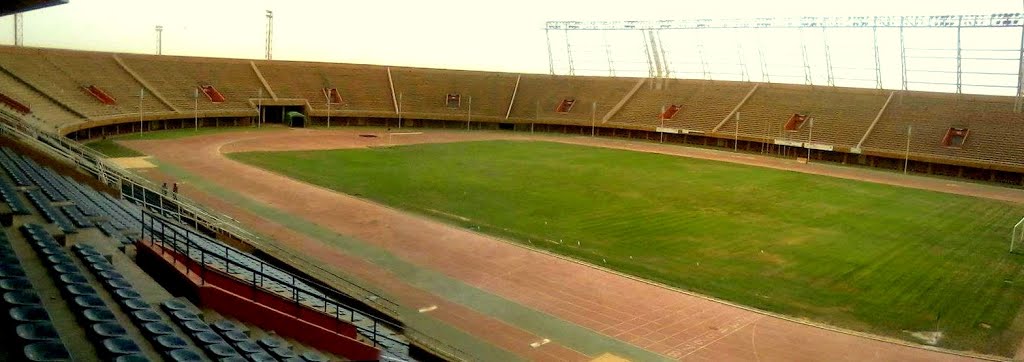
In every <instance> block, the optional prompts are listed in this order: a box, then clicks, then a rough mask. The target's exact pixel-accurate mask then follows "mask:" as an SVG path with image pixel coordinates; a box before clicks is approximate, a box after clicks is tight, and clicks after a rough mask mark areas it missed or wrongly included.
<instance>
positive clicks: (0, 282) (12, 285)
mask: <svg viewBox="0 0 1024 362" xmlns="http://www.w3.org/2000/svg"><path fill="white" fill-rule="evenodd" d="M29 289H32V282H30V281H28V278H25V277H16V278H5V279H0V291H4V292H11V291H16V290H29Z"/></svg>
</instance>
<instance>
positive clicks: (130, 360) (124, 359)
mask: <svg viewBox="0 0 1024 362" xmlns="http://www.w3.org/2000/svg"><path fill="white" fill-rule="evenodd" d="M114 362H149V358H146V356H145V355H143V354H141V353H137V354H126V355H124V356H117V358H115V359H114Z"/></svg>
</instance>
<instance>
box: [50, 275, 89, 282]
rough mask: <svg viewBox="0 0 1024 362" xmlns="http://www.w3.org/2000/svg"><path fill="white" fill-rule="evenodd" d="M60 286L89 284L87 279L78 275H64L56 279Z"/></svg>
mask: <svg viewBox="0 0 1024 362" xmlns="http://www.w3.org/2000/svg"><path fill="white" fill-rule="evenodd" d="M57 279H58V280H60V282H61V284H89V279H86V278H85V276H84V275H82V274H80V273H64V274H60V276H58V277H57Z"/></svg>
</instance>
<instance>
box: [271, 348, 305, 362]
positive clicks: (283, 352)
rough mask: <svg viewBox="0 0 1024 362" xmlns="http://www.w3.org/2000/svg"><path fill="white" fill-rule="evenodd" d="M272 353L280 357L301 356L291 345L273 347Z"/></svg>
mask: <svg viewBox="0 0 1024 362" xmlns="http://www.w3.org/2000/svg"><path fill="white" fill-rule="evenodd" d="M270 355H272V356H274V357H277V358H280V359H285V358H293V357H298V356H299V355H297V354H295V351H292V349H291V347H278V348H271V349H270Z"/></svg>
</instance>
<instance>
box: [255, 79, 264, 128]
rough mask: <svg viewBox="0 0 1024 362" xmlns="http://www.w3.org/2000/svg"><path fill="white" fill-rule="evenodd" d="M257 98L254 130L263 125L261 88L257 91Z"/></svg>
mask: <svg viewBox="0 0 1024 362" xmlns="http://www.w3.org/2000/svg"><path fill="white" fill-rule="evenodd" d="M259 94H260V95H259V97H258V98H256V112H257V113H259V114H258V115H256V128H259V127H260V125H261V124H262V123H263V88H260V89H259Z"/></svg>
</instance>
